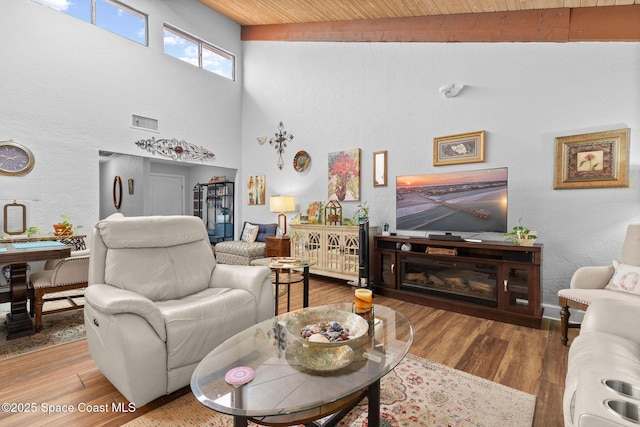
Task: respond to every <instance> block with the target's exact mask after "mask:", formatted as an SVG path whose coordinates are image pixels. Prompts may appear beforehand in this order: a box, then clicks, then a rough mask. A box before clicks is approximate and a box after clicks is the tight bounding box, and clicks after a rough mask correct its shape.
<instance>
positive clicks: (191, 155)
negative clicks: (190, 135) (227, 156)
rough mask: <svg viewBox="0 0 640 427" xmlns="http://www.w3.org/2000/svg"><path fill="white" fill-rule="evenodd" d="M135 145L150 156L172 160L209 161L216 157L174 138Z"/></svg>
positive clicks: (207, 151)
mask: <svg viewBox="0 0 640 427" xmlns="http://www.w3.org/2000/svg"><path fill="white" fill-rule="evenodd" d="M135 144H136V145H137V146H138V147H140V148H142V149H143V150H147V151H148V152H150V153H151V154H156V153H158V154H160V155H161V156H165V157H171V158H172V159H174V160H202V161H205V160H211V159H213V158H214V157H215V156H216V155H215V154H213V152H211V151H209V150H207V149H206V148H204V147H198V146H197V145H195V144H192V143H190V142H187V141H178V140H177V139H176V138H171V139H158V140H156V139H155V138H153V137H151V139H141V140H140V141H136V142H135Z"/></svg>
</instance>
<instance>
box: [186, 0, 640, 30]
mask: <svg viewBox="0 0 640 427" xmlns="http://www.w3.org/2000/svg"><path fill="white" fill-rule="evenodd" d="M199 1H200V2H201V3H203V4H204V5H206V6H208V7H210V8H211V9H213V10H215V11H216V12H218V13H220V14H221V15H224V16H226V17H227V18H229V19H231V20H232V21H235V22H237V23H238V24H240V25H242V26H254V25H273V24H301V23H311V22H338V21H354V20H372V19H389V18H410V17H425V16H443V15H459V14H478V13H490V12H517V11H526V10H543V9H561V8H586V7H599V6H625V5H633V4H636V5H639V4H640V0H199Z"/></svg>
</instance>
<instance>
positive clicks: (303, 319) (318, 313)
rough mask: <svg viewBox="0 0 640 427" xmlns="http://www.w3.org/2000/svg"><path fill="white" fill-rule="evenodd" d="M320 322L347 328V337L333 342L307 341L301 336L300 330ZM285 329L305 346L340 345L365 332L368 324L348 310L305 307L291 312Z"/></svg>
mask: <svg viewBox="0 0 640 427" xmlns="http://www.w3.org/2000/svg"><path fill="white" fill-rule="evenodd" d="M322 322H338V323H339V324H340V325H341V327H342V329H345V330H348V331H349V333H348V339H346V340H343V341H333V342H315V341H309V340H308V339H306V338H305V337H303V336H302V334H301V332H302V330H303V329H304V328H305V327H307V326H309V325H319V324H321V323H322ZM285 327H286V328H287V331H288V332H289V333H290V334H291V335H292V336H293V337H294V338H295V339H296V340H298V341H300V342H301V344H302V345H303V346H305V347H319V348H327V347H340V346H344V345H348V344H349V342H350V341H353V340H356V339H358V338H360V337H362V336H364V335H366V334H367V331H368V330H369V324H368V323H367V321H366V320H365V319H363V318H362V317H360V316H358V315H357V314H355V313H351V312H349V311H343V310H336V309H332V308H327V307H318V308H317V309H313V308H311V309H307V310H302V311H299V312H294V313H291V315H290V316H289V318H288V319H287V320H286V322H285Z"/></svg>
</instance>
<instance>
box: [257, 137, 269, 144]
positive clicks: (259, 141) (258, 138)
mask: <svg viewBox="0 0 640 427" xmlns="http://www.w3.org/2000/svg"><path fill="white" fill-rule="evenodd" d="M256 139H257V140H258V143H259V144H260V145H262V144H264V143H265V142H266V140H267V137H266V136H259V137H257V138H256Z"/></svg>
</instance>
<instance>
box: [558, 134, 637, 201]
mask: <svg viewBox="0 0 640 427" xmlns="http://www.w3.org/2000/svg"><path fill="white" fill-rule="evenodd" d="M629 132H630V131H629V129H619V130H612V131H605V132H596V133H587V134H583V135H572V136H563V137H558V138H556V159H555V160H556V165H555V177H554V183H553V188H554V189H556V190H563V189H571V188H613V187H628V186H629V175H628V169H629Z"/></svg>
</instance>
